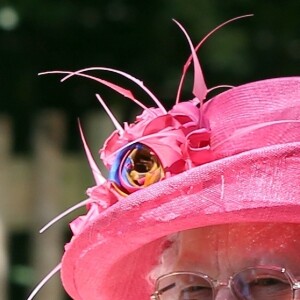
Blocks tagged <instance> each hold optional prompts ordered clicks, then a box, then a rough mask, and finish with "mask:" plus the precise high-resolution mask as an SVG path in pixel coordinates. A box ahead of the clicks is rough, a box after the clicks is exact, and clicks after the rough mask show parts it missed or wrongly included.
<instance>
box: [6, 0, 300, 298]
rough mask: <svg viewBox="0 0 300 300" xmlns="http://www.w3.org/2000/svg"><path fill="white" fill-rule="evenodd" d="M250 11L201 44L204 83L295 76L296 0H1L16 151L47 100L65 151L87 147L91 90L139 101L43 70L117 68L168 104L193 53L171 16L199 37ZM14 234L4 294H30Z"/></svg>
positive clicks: (26, 254) (27, 147)
mask: <svg viewBox="0 0 300 300" xmlns="http://www.w3.org/2000/svg"><path fill="white" fill-rule="evenodd" d="M248 13H254V17H251V18H247V19H242V20H239V21H237V22H234V23H232V24H230V25H227V26H226V27H225V28H222V29H220V30H219V31H218V32H217V33H215V34H214V35H213V36H212V37H210V38H209V40H208V41H206V43H205V44H204V45H203V47H202V48H201V49H200V50H199V52H198V53H199V55H198V56H199V58H200V62H201V64H202V67H203V72H204V74H205V78H206V82H207V85H208V87H213V86H216V85H219V84H231V85H239V84H242V83H247V82H250V81H253V80H259V79H265V78H271V77H280V76H293V75H299V66H300V32H299V28H300V18H299V13H300V1H298V0H289V1H278V0H277V1H253V0H252V1H250V0H236V1H217V0H206V1H201V0H173V1H170V0H169V1H166V0H152V1H140V0H127V1H125V0H85V1H83V0H72V1H71V0H43V1H35V0H15V1H5V0H0V57H1V58H0V76H1V81H0V100H1V101H0V114H1V115H8V116H10V117H11V118H12V119H13V124H14V128H13V134H14V138H13V153H14V154H16V155H28V156H30V155H31V153H32V145H31V138H30V136H31V134H30V133H31V131H32V130H33V127H34V121H33V120H34V119H35V118H36V116H37V115H39V114H40V113H41V112H43V111H44V110H45V109H49V108H52V109H57V110H61V111H63V112H64V114H65V115H66V118H67V124H68V126H67V140H66V143H65V146H64V147H65V151H66V152H67V153H74V152H78V151H81V143H80V139H79V137H78V130H77V125H76V122H77V117H82V116H83V115H84V114H85V113H86V112H89V111H92V110H98V109H99V104H98V103H97V101H96V98H95V96H94V94H95V93H98V92H99V93H100V94H101V95H102V96H103V98H104V99H105V100H106V101H107V102H108V103H110V105H112V106H116V105H120V106H122V111H123V112H124V114H123V116H122V117H123V120H128V119H129V118H130V117H129V116H130V115H131V111H132V108H133V106H134V105H133V104H132V103H131V102H130V101H127V100H126V99H124V98H123V97H121V96H118V95H116V94H115V93H113V92H112V91H110V90H109V89H107V88H105V87H103V86H101V85H99V84H97V83H95V82H91V81H88V80H86V79H84V78H74V79H71V80H70V81H68V82H65V83H63V84H60V83H59V79H60V78H61V76H59V75H47V76H40V77H38V76H37V74H38V73H39V72H42V71H46V70H76V69H80V68H84V67H91V66H107V67H113V68H117V69H120V70H123V71H126V72H128V73H130V74H132V75H133V76H135V77H137V78H139V79H141V80H143V81H144V83H145V85H146V86H147V87H149V88H150V89H151V91H153V92H154V94H155V95H156V96H157V97H158V98H159V99H161V101H162V102H163V103H164V104H165V105H166V106H167V107H171V105H172V103H174V99H175V96H176V91H177V86H178V82H179V79H180V75H181V71H182V66H183V64H184V62H185V60H186V59H187V57H188V55H189V54H190V50H189V47H188V43H187V41H186V40H185V37H184V35H183V34H182V32H181V31H180V30H179V28H178V27H177V26H176V24H175V23H174V22H172V18H175V19H176V20H178V21H179V22H181V23H182V24H183V25H184V27H185V28H186V30H187V31H188V33H189V35H190V37H191V38H192V40H193V42H194V44H196V43H197V42H198V41H200V40H201V38H202V37H203V36H204V35H205V34H206V33H208V32H209V31H210V30H212V29H213V28H214V27H216V26H217V25H219V24H220V23H222V22H223V21H225V20H227V19H230V18H233V17H236V16H239V15H243V14H248ZM98 74H99V75H101V77H102V78H105V79H112V80H114V82H118V83H120V84H122V85H124V86H126V87H127V88H130V89H132V90H133V91H134V93H135V94H136V95H137V96H138V97H139V98H141V99H142V101H143V102H144V103H147V104H149V103H150V102H149V99H148V98H147V97H145V95H144V94H143V93H141V91H140V89H139V88H137V87H135V86H134V85H133V84H132V83H129V82H128V81H127V80H124V79H121V78H119V77H118V76H116V75H111V74H107V73H103V72H102V73H98ZM191 75H192V68H191V70H190V72H189V76H188V78H187V81H186V84H185V87H184V93H183V97H182V98H183V99H188V98H191V97H192V95H191V92H190V91H191V79H192V76H191ZM0 184H1V183H0ZM75 201H76V200H75ZM11 205H12V209H13V203H12V204H11ZM45 221H46V220H45ZM8 241H9V243H8V250H9V251H8V253H9V259H10V270H11V271H10V275H9V289H8V290H9V296H8V299H14V300H15V299H24V298H25V297H26V295H27V293H28V290H29V288H30V287H31V284H32V282H31V280H30V279H28V278H30V276H31V275H30V274H31V273H32V272H33V267H31V264H30V251H31V250H30V249H31V248H30V232H27V231H26V230H25V229H24V230H23V231H22V230H18V231H13V232H8ZM20 249H22V250H20ZM14 266H19V268H14ZM66 299H67V298H66Z"/></svg>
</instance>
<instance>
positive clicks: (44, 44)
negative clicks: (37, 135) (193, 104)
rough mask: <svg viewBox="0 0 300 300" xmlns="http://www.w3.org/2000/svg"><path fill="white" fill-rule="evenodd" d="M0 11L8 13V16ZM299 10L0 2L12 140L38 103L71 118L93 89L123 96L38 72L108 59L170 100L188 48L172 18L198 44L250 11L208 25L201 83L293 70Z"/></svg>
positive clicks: (281, 4) (3, 94)
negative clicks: (14, 122) (62, 82)
mask: <svg viewBox="0 0 300 300" xmlns="http://www.w3.org/2000/svg"><path fill="white" fill-rule="evenodd" d="M7 9H9V10H8V11H9V12H10V13H12V15H10V16H9V14H8V16H7ZM299 11H300V2H299V1H297V0H290V1H288V2H287V1H250V0H243V1H240V0H236V1H216V0H210V1H198V0H189V1H182V0H173V1H167V0H153V1H138V0H128V1H125V0H123V1H122V0H87V1H82V0H72V1H71V0H43V1H34V0H18V1H17V0H15V1H1V2H0V54H1V63H0V72H1V89H0V99H1V102H0V103H1V104H0V109H1V111H4V112H8V113H10V114H13V115H14V116H15V117H16V119H17V120H18V122H17V125H16V126H17V128H16V129H17V142H16V145H15V148H16V149H17V150H26V149H27V148H28V142H27V140H28V138H27V137H28V131H29V127H30V119H31V116H32V114H35V113H36V112H38V111H39V110H40V109H42V108H44V107H57V108H61V109H63V110H65V111H67V112H68V114H69V117H70V120H75V119H76V117H77V116H81V115H82V113H83V112H84V111H86V110H88V109H92V108H95V107H96V106H97V101H95V99H94V96H93V95H94V93H95V92H101V93H102V95H103V96H104V97H106V99H109V101H118V102H120V103H122V104H124V103H126V104H128V102H124V101H123V99H122V98H118V97H117V96H115V95H114V94H113V93H111V92H108V90H107V89H106V88H103V87H100V86H99V85H98V86H96V85H95V84H94V83H89V82H87V81H86V80H83V79H80V80H78V79H73V80H72V81H71V82H69V83H66V84H65V85H64V86H59V84H58V79H59V77H58V76H48V77H42V78H38V77H37V73H38V72H41V71H44V70H53V69H68V70H75V69H77V68H81V67H88V66H111V67H115V68H119V69H122V70H126V71H128V72H129V73H131V74H133V75H135V76H137V77H138V78H140V79H142V80H144V82H145V83H146V84H147V85H148V86H149V87H151V88H152V89H153V91H154V92H155V93H156V95H158V97H159V98H160V99H164V101H166V102H169V103H171V102H172V101H173V99H174V95H175V93H176V88H177V83H178V80H179V76H180V73H181V68H182V65H183V62H184V61H185V59H186V57H187V55H188V54H189V49H188V44H187V42H186V40H185V38H184V36H183V34H182V33H181V32H180V30H179V28H177V26H176V25H175V24H174V23H173V22H172V21H171V19H172V18H175V19H177V20H178V21H180V22H181V23H182V24H183V25H184V26H185V27H186V29H187V31H188V32H189V34H190V36H191V37H192V40H193V41H194V43H196V42H198V41H199V40H200V39H201V37H203V36H204V35H205V34H206V33H207V32H209V31H210V30H211V29H212V28H214V27H215V26H217V25H218V24H220V23H221V22H223V21H225V20H226V19H229V18H232V17H235V16H237V15H242V14H245V13H254V14H255V16H254V17H253V18H249V19H244V20H240V21H238V22H235V23H233V24H230V25H228V26H227V27H225V28H223V29H221V30H220V31H219V32H217V33H215V34H214V35H213V37H211V38H210V39H209V40H208V41H207V42H206V43H205V45H204V46H203V47H202V49H201V50H200V51H199V56H200V59H201V62H202V65H203V68H204V72H205V75H206V79H207V83H208V86H213V85H216V84H221V83H226V84H233V85H237V84H241V83H244V82H248V81H251V80H257V79H262V78H267V77H277V76H285V75H296V74H299V63H300V36H299V27H300V21H299ZM3 12H4V13H5V12H6V15H5V14H3ZM3 15H4V17H3ZM5 18H6V19H5ZM5 20H6V21H5ZM11 23H12V24H11ZM7 24H8V25H7ZM104 76H107V75H104ZM108 77H109V78H111V76H110V75H109V76H108ZM114 78H115V79H116V80H117V81H119V82H121V83H123V82H124V80H119V79H118V78H116V77H114ZM125 82H126V81H125ZM129 86H130V85H129ZM185 90H186V91H188V90H190V86H189V85H186V88H185ZM185 97H190V94H189V93H187V94H185ZM145 101H146V100H145ZM128 105H129V104H128ZM128 105H126V108H127V107H128ZM129 109H130V105H129ZM24 125H25V126H24ZM72 127H73V125H72V126H71V128H72ZM69 146H70V148H71V149H75V148H76V143H75V142H74V141H73V140H72V139H70V143H69Z"/></svg>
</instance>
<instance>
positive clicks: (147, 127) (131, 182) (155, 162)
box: [39, 14, 253, 235]
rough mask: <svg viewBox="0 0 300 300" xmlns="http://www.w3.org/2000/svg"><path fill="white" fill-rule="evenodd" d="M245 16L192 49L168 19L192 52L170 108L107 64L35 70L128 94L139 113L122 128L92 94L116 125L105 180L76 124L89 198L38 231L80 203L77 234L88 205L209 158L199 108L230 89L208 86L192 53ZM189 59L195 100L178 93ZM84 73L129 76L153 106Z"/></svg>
mask: <svg viewBox="0 0 300 300" xmlns="http://www.w3.org/2000/svg"><path fill="white" fill-rule="evenodd" d="M250 16H253V15H252V14H248V15H242V16H238V17H235V18H232V19H230V20H227V21H225V22H223V23H222V24H220V25H219V26H217V27H216V28H214V29H213V30H212V31H210V32H209V33H208V34H207V35H206V36H205V37H204V38H203V39H202V40H201V41H200V42H199V43H198V44H197V46H196V47H194V46H193V44H192V42H191V39H190V37H189V36H188V34H187V32H186V30H185V29H184V28H183V26H182V25H181V24H180V23H179V22H177V21H176V20H173V21H174V22H175V23H176V24H177V25H178V26H179V28H180V29H181V30H182V32H183V33H184V35H185V36H186V38H187V41H188V43H189V46H190V49H191V55H190V57H189V58H188V59H187V61H186V63H185V64H184V67H183V71H182V75H181V79H180V83H179V86H178V90H177V95H176V102H175V105H174V106H173V108H172V109H171V110H169V111H167V110H166V109H165V108H164V106H163V105H162V104H161V102H160V101H159V100H158V99H157V98H156V96H155V95H154V94H153V93H152V92H151V91H150V90H149V89H148V88H147V87H146V86H144V84H143V82H142V81H140V80H139V79H136V78H135V77H133V76H131V75H130V74H127V73H125V72H122V71H120V70H115V69H111V68H106V67H91V68H85V69H82V70H78V71H75V72H70V71H48V72H42V73H39V75H46V74H67V75H66V76H65V77H64V78H62V79H61V82H64V81H66V80H68V79H70V78H71V77H73V76H80V77H84V78H88V79H91V80H94V81H97V82H99V83H101V84H103V85H105V86H107V87H109V88H111V89H112V90H114V91H116V92H117V93H119V94H121V95H123V96H124V97H126V98H129V99H130V100H132V101H133V102H134V103H136V104H137V105H138V106H139V107H140V108H142V109H143V112H142V114H141V115H138V116H137V117H136V120H135V122H134V123H132V124H128V123H126V122H125V123H124V127H122V126H121V125H120V124H119V122H118V121H117V120H116V118H115V116H114V115H113V113H112V112H111V111H110V109H109V108H108V107H107V105H106V104H105V102H104V100H103V99H102V98H101V96H100V95H99V94H96V97H97V99H98V101H99V102H100V104H101V105H102V107H103V108H104V109H105V111H106V112H107V114H108V116H109V117H110V119H111V120H112V122H113V124H114V125H115V127H116V130H115V131H114V132H113V133H112V134H111V135H110V137H109V138H108V139H107V140H106V141H105V143H104V145H103V148H102V149H101V150H100V158H101V160H102V162H103V164H104V165H105V167H106V168H107V169H108V170H109V178H108V180H107V179H106V178H104V177H103V176H102V174H101V172H100V170H99V168H98V166H97V164H96V163H95V161H94V159H93V156H92V154H91V152H90V150H89V147H88V145H87V142H86V140H85V137H84V134H83V131H82V128H81V125H80V123H79V130H80V135H81V139H82V142H83V145H84V149H85V152H86V155H87V158H88V161H89V164H90V167H91V170H92V172H93V175H94V179H95V182H96V185H95V186H93V187H91V188H89V189H88V190H87V192H86V193H87V195H88V199H86V200H84V201H82V202H80V203H78V204H76V205H74V206H73V207H71V208H70V209H68V210H66V211H65V212H63V213H62V214H60V215H58V216H57V217H55V218H54V219H52V220H51V221H50V222H49V223H47V224H46V225H45V226H44V227H43V228H42V229H41V230H40V233H43V232H44V231H45V230H47V229H48V228H49V227H51V226H52V225H53V224H54V223H56V222H57V221H58V220H60V219H61V218H63V217H65V216H66V215H68V214H69V213H70V212H72V211H74V210H76V209H78V208H80V207H82V206H87V208H88V209H89V212H88V214H87V215H86V216H81V217H79V218H77V219H76V220H74V221H73V222H71V224H70V227H71V229H72V231H73V234H74V235H76V234H77V233H79V232H80V228H81V226H80V225H79V224H82V225H83V223H85V222H84V220H85V219H86V221H87V222H89V221H90V218H88V215H89V214H92V211H94V210H92V209H91V207H92V206H93V205H94V206H96V207H97V209H95V211H97V213H100V212H101V211H102V210H104V209H106V208H107V207H109V206H111V205H113V204H114V203H116V202H117V201H120V200H121V199H122V198H123V197H125V196H126V195H129V194H131V193H133V192H135V191H137V190H140V189H142V188H145V187H147V186H149V185H150V184H153V183H155V182H158V181H160V180H163V179H166V178H169V177H171V176H173V175H176V174H179V173H182V172H184V171H186V170H188V169H191V168H193V167H195V166H199V165H201V164H204V163H207V162H209V161H211V160H212V159H213V152H212V151H211V149H210V128H209V120H207V119H206V118H205V116H204V114H202V112H201V109H202V104H203V101H204V100H205V98H206V96H207V94H208V93H209V92H210V91H212V90H215V89H218V88H232V86H231V85H220V86H216V87H213V88H210V89H208V88H207V87H206V83H205V80H204V77H203V73H202V69H201V66H200V62H199V60H198V57H197V54H196V51H198V49H199V48H200V47H201V46H202V45H203V43H204V42H205V41H206V40H207V39H208V37H210V36H211V35H212V34H213V33H215V32H216V31H217V30H219V29H220V28H222V27H223V26H225V25H227V24H228V23H231V22H234V21H236V20H239V19H242V18H246V17H250ZM191 62H193V66H194V84H193V91H192V92H193V95H194V96H195V98H194V99H192V100H190V101H185V102H180V94H181V90H182V87H183V83H184V79H185V75H186V73H187V71H188V68H189V66H190V64H191ZM89 71H106V72H112V73H115V74H118V75H121V76H123V77H125V78H128V79H129V80H131V81H133V82H134V83H136V84H137V85H138V86H139V87H140V88H142V89H143V90H144V91H145V92H146V93H147V94H148V95H149V96H150V98H151V99H152V100H153V102H154V103H155V104H156V105H157V107H156V108H154V107H150V108H149V107H146V106H145V105H144V104H143V103H141V102H140V101H139V100H138V99H136V98H135V97H134V95H133V94H132V92H131V91H129V90H127V89H125V88H123V87H120V86H118V85H116V84H115V83H111V82H108V81H106V80H104V79H101V78H98V77H94V76H92V75H89V74H87V72H89ZM142 149H143V150H142ZM141 153H144V154H145V153H148V154H147V159H146V160H147V161H148V163H146V162H145V161H144V163H141V162H140V161H137V158H138V160H139V159H141V155H140V154H141ZM144 158H145V157H144ZM135 167H137V169H139V168H140V169H141V167H143V169H144V171H145V170H147V171H146V172H143V171H142V172H140V171H138V170H135V169H134V168H135ZM150 178H151V179H150Z"/></svg>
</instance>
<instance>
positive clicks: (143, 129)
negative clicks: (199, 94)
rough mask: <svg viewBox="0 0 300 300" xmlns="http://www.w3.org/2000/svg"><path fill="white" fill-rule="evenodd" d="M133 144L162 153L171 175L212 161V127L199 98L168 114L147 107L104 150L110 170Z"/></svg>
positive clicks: (164, 166) (105, 160)
mask: <svg viewBox="0 0 300 300" xmlns="http://www.w3.org/2000/svg"><path fill="white" fill-rule="evenodd" d="M133 143H141V144H144V145H146V146H147V147H149V148H150V149H152V150H153V151H154V153H155V154H156V155H157V156H158V158H159V160H160V162H161V164H162V166H163V168H164V170H165V172H166V175H167V176H172V175H174V174H178V173H181V172H183V171H185V170H187V169H189V168H191V167H194V166H197V165H199V164H203V163H205V162H208V161H210V160H211V151H210V129H209V126H208V123H207V121H206V120H205V118H204V116H202V115H201V109H200V108H198V101H189V102H183V103H178V104H176V105H175V106H174V107H173V108H172V109H171V110H170V111H168V112H167V113H166V114H165V113H164V112H163V111H161V109H159V108H150V109H147V110H144V111H143V113H142V114H141V115H139V116H137V118H136V121H135V122H134V123H132V124H129V125H128V124H125V128H124V132H123V133H122V134H119V132H118V131H115V132H114V133H113V134H112V135H111V136H110V137H109V139H108V140H107V141H106V143H105V145H104V147H103V148H102V149H101V150H100V155H101V159H102V160H103V162H104V164H105V165H106V167H107V168H108V169H111V167H112V166H113V164H114V162H115V158H116V155H117V153H118V151H121V150H123V149H124V148H125V147H128V146H129V145H131V144H133Z"/></svg>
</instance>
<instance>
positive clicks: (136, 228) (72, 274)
mask: <svg viewBox="0 0 300 300" xmlns="http://www.w3.org/2000/svg"><path fill="white" fill-rule="evenodd" d="M179 26H180V25H179ZM180 27H181V26H180ZM181 28H182V27H181ZM182 30H183V31H184V29H183V28H182ZM184 33H185V31H184ZM185 34H186V33H185ZM187 38H188V37H187ZM188 41H189V43H190V46H191V51H192V60H193V63H194V88H193V93H194V96H195V99H193V100H192V101H188V102H179V101H177V102H176V104H175V106H174V107H173V108H172V109H171V110H169V111H166V110H165V108H164V107H163V106H162V105H161V103H160V102H159V101H158V100H157V99H156V98H155V96H153V94H152V93H151V92H150V91H149V90H148V89H146V88H145V87H144V86H143V84H142V83H141V82H140V81H137V80H136V79H134V78H132V77H130V76H129V75H127V74H125V73H122V72H120V71H116V70H111V71H113V72H116V73H119V74H121V75H124V76H126V77H130V78H131V79H133V80H134V81H135V82H136V83H137V84H139V85H140V86H141V87H142V88H143V89H144V90H145V91H146V92H147V93H148V94H149V95H150V97H152V98H153V100H154V101H155V103H156V104H157V106H158V107H157V108H146V107H144V106H143V105H142V104H141V103H139V102H138V101H137V100H136V99H135V98H134V96H133V95H132V94H131V93H130V92H129V91H126V90H124V89H122V88H120V87H118V86H116V85H114V84H111V83H108V82H107V81H104V80H102V79H97V78H95V77H92V76H90V75H87V74H86V71H88V70H90V69H85V70H80V71H78V72H69V75H68V76H67V77H70V76H72V75H79V76H84V77H89V78H92V79H95V80H98V81H100V82H101V83H104V84H106V85H108V86H110V87H112V88H113V89H115V90H116V91H117V92H119V93H122V94H123V95H125V96H126V97H129V98H131V99H133V100H134V101H135V102H137V103H138V104H139V105H140V106H143V109H144V111H143V113H142V114H141V115H140V116H138V117H137V119H136V121H135V123H133V124H125V125H124V126H120V125H119V124H118V123H117V121H116V120H115V118H114V117H113V116H112V114H111V113H110V112H109V114H110V115H111V118H112V120H113V121H114V123H115V124H116V127H117V130H116V131H115V132H114V133H113V134H112V135H111V136H110V137H109V139H108V140H107V141H106V143H105V145H104V147H103V149H102V150H101V158H102V160H103V162H104V164H105V165H106V166H107V167H108V169H109V170H110V176H109V179H108V180H105V179H104V178H103V177H102V176H101V174H100V172H99V170H98V169H97V166H96V164H95V163H94V161H93V160H92V158H91V155H90V153H89V150H88V148H87V146H86V144H85V148H86V151H87V154H88V158H89V161H90V164H91V167H92V170H93V173H94V175H95V179H96V183H97V184H96V186H95V187H93V188H90V189H89V190H88V196H89V199H88V201H87V202H85V203H88V212H87V214H86V215H85V216H82V217H79V218H78V219H76V220H75V221H73V222H72V224H71V228H72V230H73V233H74V236H73V238H72V240H71V241H70V243H69V244H68V245H67V246H66V248H65V253H64V256H63V259H62V263H61V277H62V282H63V285H64V287H65V289H66V291H67V292H68V293H69V295H70V296H71V297H72V298H73V299H83V300H85V299H87V300H99V299H101V300H112V299H113V300H123V299H124V300H125V299H141V300H144V299H145V300H146V299H149V297H150V294H151V293H152V292H153V287H152V286H151V283H149V280H147V279H148V275H149V273H150V272H151V270H153V268H154V267H155V266H156V265H157V264H159V258H160V254H161V252H162V251H163V250H164V249H165V248H166V247H168V241H167V239H166V236H168V235H170V234H172V233H175V232H178V231H182V230H186V229H191V228H196V227H203V226H209V225H215V224H225V223H236V222H295V223H299V222H300V205H299V203H300V202H299V199H300V189H299V183H300V179H299V178H300V77H290V78H277V79H269V80H264V81H258V82H253V83H248V84H245V85H242V86H238V87H233V88H230V89H229V90H227V91H226V92H223V93H220V94H219V95H217V96H215V97H214V98H212V99H210V100H209V101H207V102H206V103H204V104H203V103H202V102H203V99H204V98H205V97H206V95H207V92H208V91H209V90H207V88H206V85H205V82H204V79H203V76H202V71H201V68H200V64H199V62H198V59H197V57H196V54H195V51H196V50H197V47H196V48H194V47H193V46H192V43H191V42H190V40H189V38H188ZM190 61H191V60H189V61H188V62H187V64H186V66H185V69H184V73H183V77H184V75H185V72H186V69H187V66H188V65H189V62H190ZM93 69H95V68H93ZM98 69H100V70H108V69H105V68H98ZM109 70H110V69H109ZM67 77H66V78H67ZM180 89H181V84H180V88H179V92H180ZM178 94H179V93H178ZM97 97H98V99H99V100H100V102H101V103H102V104H103V105H104V107H105V108H106V109H107V107H106V106H105V104H104V103H103V101H102V99H101V98H100V96H99V95H97ZM177 98H178V99H179V96H178V97H177ZM83 140H84V139H83ZM84 143H85V141H84Z"/></svg>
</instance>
